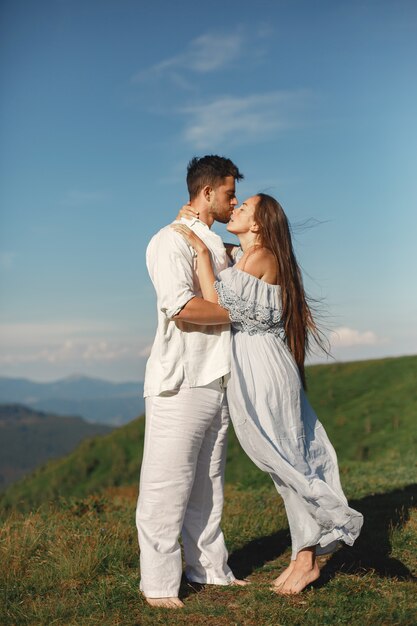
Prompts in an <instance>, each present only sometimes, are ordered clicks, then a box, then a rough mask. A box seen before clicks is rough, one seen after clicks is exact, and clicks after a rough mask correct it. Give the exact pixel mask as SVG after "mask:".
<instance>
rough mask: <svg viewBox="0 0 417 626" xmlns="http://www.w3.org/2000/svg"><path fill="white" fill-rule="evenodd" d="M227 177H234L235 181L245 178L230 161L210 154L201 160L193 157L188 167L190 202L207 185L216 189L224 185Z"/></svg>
mask: <svg viewBox="0 0 417 626" xmlns="http://www.w3.org/2000/svg"><path fill="white" fill-rule="evenodd" d="M226 176H233V178H234V179H235V180H242V178H243V174H241V173H240V172H239V169H238V168H237V167H236V165H235V164H234V163H233V161H231V160H230V159H226V158H225V157H220V156H217V155H215V154H208V155H206V156H203V157H201V158H199V157H193V158H192V159H191V161H190V162H189V164H188V167H187V187H188V193H189V194H190V200H193V199H194V198H195V197H196V196H197V195H198V194H199V193H200V191H201V190H202V189H203V187H205V186H206V185H210V187H212V188H213V189H215V188H216V187H218V186H219V185H221V184H222V181H223V179H224V178H226Z"/></svg>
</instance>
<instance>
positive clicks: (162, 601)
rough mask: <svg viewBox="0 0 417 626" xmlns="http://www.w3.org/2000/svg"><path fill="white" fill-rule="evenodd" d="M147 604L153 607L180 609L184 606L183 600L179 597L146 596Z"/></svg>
mask: <svg viewBox="0 0 417 626" xmlns="http://www.w3.org/2000/svg"><path fill="white" fill-rule="evenodd" d="M145 600H146V602H147V603H148V604H150V605H151V606H153V607H157V608H163V609H181V608H182V607H183V606H184V602H181V600H180V599H179V598H146V597H145Z"/></svg>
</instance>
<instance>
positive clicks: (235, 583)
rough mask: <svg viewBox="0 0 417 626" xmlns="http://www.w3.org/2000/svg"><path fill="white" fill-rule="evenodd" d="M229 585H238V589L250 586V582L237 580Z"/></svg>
mask: <svg viewBox="0 0 417 626" xmlns="http://www.w3.org/2000/svg"><path fill="white" fill-rule="evenodd" d="M229 585H236V586H237V587H246V585H250V581H249V580H246V579H243V580H241V579H240V578H235V579H234V580H232V581H231V582H230V583H229Z"/></svg>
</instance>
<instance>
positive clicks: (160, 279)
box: [144, 218, 230, 397]
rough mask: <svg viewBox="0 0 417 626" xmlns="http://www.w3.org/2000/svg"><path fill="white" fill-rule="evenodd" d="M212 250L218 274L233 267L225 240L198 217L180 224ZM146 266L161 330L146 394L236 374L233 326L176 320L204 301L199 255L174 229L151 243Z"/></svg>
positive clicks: (149, 367)
mask: <svg viewBox="0 0 417 626" xmlns="http://www.w3.org/2000/svg"><path fill="white" fill-rule="evenodd" d="M180 221H181V222H183V223H184V224H186V225H187V226H189V227H190V228H191V229H192V230H193V231H194V232H195V233H196V235H198V236H199V237H200V238H201V239H202V240H203V241H204V243H205V244H206V246H207V247H208V248H209V250H210V253H211V260H212V265H213V270H214V273H215V275H218V273H219V272H220V271H221V270H223V269H225V268H226V267H227V266H228V265H229V262H228V257H227V254H226V250H225V247H224V245H223V242H222V240H221V238H220V237H219V236H218V235H216V233H213V232H212V231H211V230H210V229H209V227H208V226H207V225H206V224H204V223H203V222H201V221H200V220H197V219H192V220H188V219H185V218H182V219H181V220H180ZM146 265H147V268H148V272H149V275H150V277H151V280H152V282H153V285H154V287H155V291H156V296H157V309H158V327H157V331H156V336H155V340H154V343H153V346H152V350H151V354H150V357H149V359H148V362H147V365H146V373H145V384H144V396H145V397H147V396H156V395H159V394H161V393H163V392H164V391H175V390H178V389H180V388H181V387H200V386H203V385H207V384H209V383H210V382H212V381H213V380H216V379H217V378H220V377H221V376H225V375H226V374H228V373H229V372H230V325H229V324H223V325H197V324H190V323H188V322H183V321H180V320H175V321H174V320H172V317H173V316H174V315H176V314H177V313H179V312H180V311H181V309H182V308H183V307H184V306H185V305H186V304H187V302H188V301H189V300H191V298H193V297H194V296H197V297H202V293H201V289H200V284H199V281H198V270H197V255H196V253H195V251H194V250H193V248H192V247H191V246H190V245H189V244H188V243H187V242H186V241H185V239H184V238H183V237H182V236H181V235H180V234H179V233H176V232H175V231H174V230H173V229H172V228H171V227H170V226H166V227H165V228H162V229H161V230H160V231H159V232H158V233H157V234H156V235H154V237H152V239H151V241H150V242H149V245H148V248H147V250H146Z"/></svg>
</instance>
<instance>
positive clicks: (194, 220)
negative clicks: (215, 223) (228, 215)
mask: <svg viewBox="0 0 417 626" xmlns="http://www.w3.org/2000/svg"><path fill="white" fill-rule="evenodd" d="M180 221H181V222H184V223H185V224H187V226H194V224H201V226H204V227H205V228H207V229H208V230H210V228H209V227H208V226H207V224H206V223H205V222H202V221H201V220H199V219H198V217H192V218H191V219H188V218H187V217H182V218H181V220H180ZM210 232H211V231H210Z"/></svg>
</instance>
